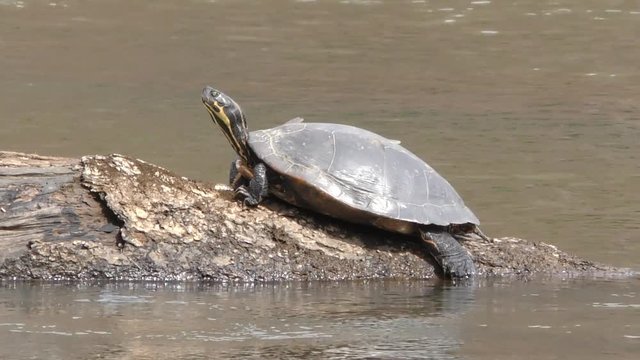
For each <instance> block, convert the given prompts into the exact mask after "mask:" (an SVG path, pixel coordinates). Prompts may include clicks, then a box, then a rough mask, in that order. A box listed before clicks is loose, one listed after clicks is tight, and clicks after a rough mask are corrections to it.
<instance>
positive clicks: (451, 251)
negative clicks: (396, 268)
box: [420, 229, 476, 278]
mask: <svg viewBox="0 0 640 360" xmlns="http://www.w3.org/2000/svg"><path fill="white" fill-rule="evenodd" d="M420 237H421V238H422V240H424V241H425V242H426V243H427V245H429V250H430V252H431V256H433V258H434V259H435V260H436V261H437V262H438V264H439V265H440V267H441V268H442V272H443V273H444V275H445V276H450V277H451V278H467V277H472V276H473V275H475V273H476V267H475V265H474V264H473V259H472V258H471V254H469V252H468V251H467V250H466V249H465V248H464V247H462V245H460V243H459V242H458V240H456V239H455V238H454V237H453V236H452V235H451V234H449V233H448V232H447V231H445V230H440V231H438V230H426V229H420Z"/></svg>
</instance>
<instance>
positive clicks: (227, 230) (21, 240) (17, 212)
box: [0, 152, 626, 282]
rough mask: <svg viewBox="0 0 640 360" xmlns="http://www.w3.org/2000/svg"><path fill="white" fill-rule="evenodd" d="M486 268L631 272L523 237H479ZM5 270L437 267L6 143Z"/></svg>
mask: <svg viewBox="0 0 640 360" xmlns="http://www.w3.org/2000/svg"><path fill="white" fill-rule="evenodd" d="M465 246H466V247H467V249H469V251H470V252H471V253H472V255H473V256H474V258H475V260H476V264H477V267H478V270H479V271H480V275H481V276H493V275H502V276H505V275H518V276H529V275H533V274H537V273H547V274H571V275H588V274H622V273H626V272H625V270H620V269H615V268H612V267H608V266H604V265H599V264H595V263H592V262H589V261H585V260H581V259H578V258H575V257H572V256H570V255H568V254H566V253H564V252H562V251H560V250H558V249H557V248H555V247H554V246H551V245H547V244H543V243H533V242H529V241H526V240H522V239H516V238H501V239H493V240H492V241H491V242H468V243H465ZM0 254H1V255H0V277H2V278H5V279H8V278H11V279H127V280H131V279H135V280H212V281H223V282H232V281H279V280H316V279H318V280H320V279H322V280H339V279H371V278H433V277H435V276H436V273H435V271H434V262H433V260H432V259H431V258H430V256H429V255H428V254H427V252H426V249H425V248H424V246H422V244H421V243H420V241H418V240H417V239H413V238H410V237H404V236H399V235H395V234H390V233H386V232H383V231H379V230H377V229H373V228H369V227H363V226H356V225H352V224H349V223H346V222H341V221H336V220H334V219H329V218H326V217H323V216H319V215H316V214H313V213H311V212H308V211H305V210H301V209H297V208H293V207H291V206H289V205H286V204H283V203H281V202H279V201H276V200H269V201H267V202H265V203H264V205H263V206H259V207H257V208H251V209H247V208H243V207H242V206H241V205H239V204H238V202H236V201H234V200H233V199H232V193H231V192H229V191H226V190H217V189H216V188H215V186H213V185H212V184H206V183H202V182H196V181H193V180H189V179H187V178H184V177H179V176H176V175H174V174H172V173H171V172H169V171H167V170H165V169H163V168H161V167H158V166H155V165H152V164H149V163H147V162H144V161H142V160H136V159H131V158H128V157H125V156H122V155H117V154H114V155H109V156H98V155H96V156H85V157H83V158H82V159H81V160H78V159H63V158H53V157H42V156H38V155H28V154H20V153H10V152H0Z"/></svg>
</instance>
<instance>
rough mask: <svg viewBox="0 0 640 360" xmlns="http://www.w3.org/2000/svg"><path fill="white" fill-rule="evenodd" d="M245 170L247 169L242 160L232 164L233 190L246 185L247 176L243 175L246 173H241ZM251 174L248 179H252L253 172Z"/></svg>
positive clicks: (231, 182)
mask: <svg viewBox="0 0 640 360" xmlns="http://www.w3.org/2000/svg"><path fill="white" fill-rule="evenodd" d="M243 168H245V166H244V165H242V161H241V160H240V159H237V160H234V161H232V162H231V166H230V167H229V186H231V188H232V189H233V190H235V189H237V188H238V187H240V185H244V184H245V183H246V181H245V176H246V174H243V172H244V173H246V171H240V169H243ZM249 174H250V175H249V176H248V178H251V176H252V174H251V172H249Z"/></svg>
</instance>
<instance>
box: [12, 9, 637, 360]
mask: <svg viewBox="0 0 640 360" xmlns="http://www.w3.org/2000/svg"><path fill="white" fill-rule="evenodd" d="M638 36H640V3H638V2H635V1H619V0H598V1H595V0H581V1H577V0H566V1H534V0H523V1H509V2H506V1H402V0H387V1H365V0H360V1H356V0H345V1H339V0H324V1H293V0H288V1H276V0H273V1H257V0H255V1H242V0H227V1H224V0H219V1H189V0H184V1H165V0H156V1H124V0H113V1H56V0H49V1H29V0H26V1H13V0H0V54H1V55H0V69H1V70H0V124H1V125H2V126H0V149H2V150H15V151H24V152H37V153H42V154H49V155H62V156H80V155H84V154H93V153H102V154H105V153H113V152H117V153H123V154H128V155H133V156H135V157H139V158H142V159H145V160H147V161H150V162H153V163H156V164H159V165H161V166H164V167H166V168H168V169H170V170H173V171H175V172H177V173H179V174H182V175H185V176H188V177H191V178H195V179H200V180H205V181H211V182H224V181H226V174H227V171H228V164H229V162H230V160H231V159H232V158H233V153H232V150H231V148H230V146H229V145H228V143H227V142H226V139H225V138H224V137H223V136H222V134H221V133H220V131H219V130H218V129H216V128H215V127H214V126H213V124H211V122H210V120H209V117H208V115H207V114H206V112H205V110H204V108H203V107H202V105H201V103H200V99H199V96H200V91H201V89H202V87H203V86H204V85H207V84H208V85H213V86H215V87H217V88H219V89H221V90H223V91H225V92H227V93H228V94H230V95H231V96H233V97H234V98H235V99H236V100H237V101H238V102H239V103H240V104H241V105H242V106H243V109H244V110H245V112H246V113H247V116H248V123H249V126H250V127H251V128H253V129H259V128H266V127H271V126H275V125H277V124H280V123H282V122H283V121H285V120H287V119H289V118H293V117H296V116H302V117H304V118H305V119H306V120H307V121H326V122H340V123H346V124H353V125H356V126H360V127H365V128H367V129H370V130H373V131H375V132H378V133H380V134H383V135H385V136H387V137H389V138H393V139H398V140H401V141H402V143H403V144H404V146H405V147H407V148H409V149H411V150H412V151H413V152H415V153H416V154H417V155H418V156H420V157H422V158H423V159H425V160H427V161H428V162H429V163H430V164H431V165H432V166H434V167H435V168H436V169H437V170H438V171H439V172H440V173H441V174H442V175H444V176H445V177H446V178H447V179H448V180H449V181H450V182H451V183H452V184H453V185H454V186H455V188H456V189H457V190H458V192H459V193H460V194H461V195H462V196H463V198H464V199H465V202H466V203H467V204H468V205H469V206H470V207H471V208H472V209H473V210H474V212H475V213H476V215H478V217H479V218H480V219H481V221H482V224H483V229H484V231H485V232H486V233H487V234H490V235H492V236H507V235H509V236H518V237H523V238H527V239H531V240H540V241H545V242H549V243H552V244H555V245H557V246H559V247H560V248H561V249H564V250H566V251H569V252H571V253H574V254H577V255H579V256H581V257H585V258H588V259H592V260H596V261H601V262H606V263H610V264H613V265H617V266H626V267H633V268H640V260H639V259H640V256H638V255H639V254H640V241H639V240H640V221H639V220H638V219H639V218H640V205H638V204H639V203H640V61H638V59H640V46H638ZM639 285H640V284H639V282H638V279H627V280H615V281H614V280H603V279H600V280H597V279H594V280H584V279H583V280H575V279H574V280H569V279H565V280H562V279H559V280H554V281H550V280H543V279H540V280H536V281H531V282H527V283H515V284H512V283H511V284H507V283H500V282H498V283H480V284H477V285H476V286H473V287H471V289H469V288H464V289H463V288H450V287H447V286H445V285H439V284H433V283H424V282H406V283H386V282H385V283H376V282H370V283H346V284H341V283H331V284H282V285H270V286H248V287H237V288H233V287H229V288H225V287H215V286H210V287H197V286H192V287H183V286H178V285H175V284H174V285H170V286H169V285H166V286H159V285H157V284H156V285H143V284H133V285H123V284H120V285H115V284H110V285H103V286H98V285H92V286H89V285H83V286H78V285H70V284H66V285H63V284H57V285H46V284H31V285H12V284H5V286H4V287H3V288H2V289H1V290H0V323H1V324H0V325H1V326H0V334H1V336H0V357H1V358H19V359H23V358H24V359H31V358H47V359H52V358H60V359H63V358H64V359H69V358H77V359H84V358H114V359H115V358H132V359H134V358H167V359H169V358H176V359H200V358H207V357H208V356H213V355H216V354H217V355H220V356H223V355H224V356H227V357H233V356H234V355H245V356H253V357H256V358H260V357H261V356H265V357H267V356H270V357H273V358H282V357H287V356H305V355H306V356H311V357H314V356H315V357H318V358H343V357H354V358H358V357H361V358H367V357H369V358H371V357H373V358H376V357H387V358H406V357H410V356H414V357H416V358H487V359H492V358H516V359H517V358H523V359H524V358H529V357H530V356H532V355H535V357H537V358H543V359H545V358H548V359H556V358H563V359H565V358H580V359H584V358H594V359H601V358H612V359H622V358H634V359H635V358H638V357H640V328H639V326H638V323H639V320H640V318H639V315H638V314H639V313H640V300H639V299H638V293H639V292H640V287H639ZM210 319H213V320H210ZM27 343H30V345H29V346H28V347H26V348H25V344H27ZM261 354H262V355H261Z"/></svg>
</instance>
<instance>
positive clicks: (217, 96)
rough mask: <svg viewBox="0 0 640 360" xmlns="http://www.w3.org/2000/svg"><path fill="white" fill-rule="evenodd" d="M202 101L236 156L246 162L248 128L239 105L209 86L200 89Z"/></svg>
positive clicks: (247, 158) (247, 154) (247, 157)
mask: <svg viewBox="0 0 640 360" xmlns="http://www.w3.org/2000/svg"><path fill="white" fill-rule="evenodd" d="M202 102H203V103H204V107H206V108H207V111H208V112H209V115H211V119H212V120H213V122H215V123H216V124H218V126H220V129H222V132H223V133H224V135H225V136H226V137H227V140H229V143H231V146H232V147H233V149H234V150H235V151H236V153H237V154H238V156H240V158H242V159H243V160H244V161H245V162H247V161H248V160H249V149H248V146H247V139H248V138H249V130H248V129H247V122H246V120H245V118H244V114H243V113H242V109H241V108H240V105H238V103H236V102H235V101H233V99H231V98H230V97H229V96H227V95H226V94H224V93H223V92H221V91H218V90H216V89H214V88H212V87H210V86H206V87H205V88H204V90H202Z"/></svg>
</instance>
